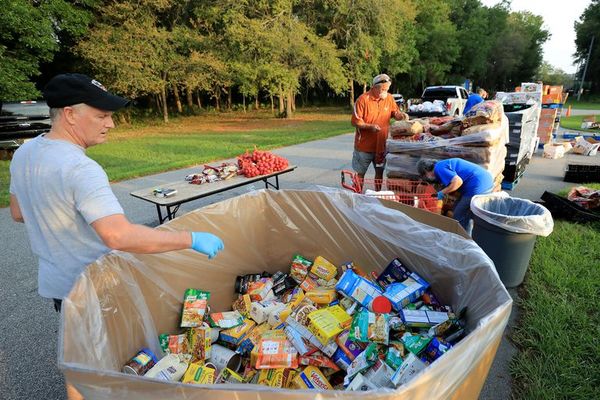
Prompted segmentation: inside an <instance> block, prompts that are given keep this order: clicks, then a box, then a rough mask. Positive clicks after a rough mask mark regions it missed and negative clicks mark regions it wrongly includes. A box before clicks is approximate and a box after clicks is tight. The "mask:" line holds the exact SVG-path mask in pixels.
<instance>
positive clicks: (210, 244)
mask: <svg viewBox="0 0 600 400" xmlns="http://www.w3.org/2000/svg"><path fill="white" fill-rule="evenodd" d="M223 248H224V246H223V241H222V240H221V238H219V237H218V236H215V235H213V234H212V233H206V232H192V249H194V250H196V251H197V252H199V253H202V254H206V255H207V256H208V258H209V259H211V258H213V257H214V256H216V255H217V253H218V252H219V251H221V250H223Z"/></svg>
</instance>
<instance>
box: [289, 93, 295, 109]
mask: <svg viewBox="0 0 600 400" xmlns="http://www.w3.org/2000/svg"><path fill="white" fill-rule="evenodd" d="M290 102H291V103H292V107H291V110H292V112H296V95H295V94H294V91H293V90H290Z"/></svg>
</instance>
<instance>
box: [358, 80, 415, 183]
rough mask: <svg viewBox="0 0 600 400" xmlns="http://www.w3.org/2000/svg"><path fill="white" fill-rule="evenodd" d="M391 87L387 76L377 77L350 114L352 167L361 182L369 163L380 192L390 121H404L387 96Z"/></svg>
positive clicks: (405, 116) (402, 114) (404, 116)
mask: <svg viewBox="0 0 600 400" xmlns="http://www.w3.org/2000/svg"><path fill="white" fill-rule="evenodd" d="M391 84H392V80H391V79H390V77H389V76H388V75H386V74H380V75H377V76H376V77H375V78H373V86H372V87H371V89H370V90H369V91H368V92H366V93H363V94H362V95H360V97H359V98H358V99H357V100H356V103H354V111H353V112H352V125H353V126H355V127H356V135H355V137H354V154H353V155H352V168H353V169H354V171H355V172H356V173H357V174H358V176H359V177H360V179H361V180H362V179H363V178H364V177H365V173H366V172H367V170H368V169H369V165H371V163H373V166H374V167H375V183H376V184H375V190H380V189H381V180H382V179H383V169H384V167H385V142H386V140H387V136H388V129H389V127H390V119H391V118H392V117H393V118H395V119H396V120H399V121H400V120H408V115H407V114H405V113H403V112H401V111H400V110H399V109H398V105H397V104H396V102H395V101H394V98H393V97H392V96H389V95H388V90H389V89H390V86H391Z"/></svg>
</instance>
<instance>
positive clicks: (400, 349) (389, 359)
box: [385, 341, 406, 371]
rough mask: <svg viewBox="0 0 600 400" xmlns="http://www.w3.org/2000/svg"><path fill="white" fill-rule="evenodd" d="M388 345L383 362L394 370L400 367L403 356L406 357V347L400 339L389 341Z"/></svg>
mask: <svg viewBox="0 0 600 400" xmlns="http://www.w3.org/2000/svg"><path fill="white" fill-rule="evenodd" d="M389 346H390V347H388V351H387V354H386V355H385V363H386V364H387V365H389V366H390V367H391V368H392V369H393V370H394V371H395V370H397V369H398V368H400V365H402V362H403V361H404V358H406V349H405V348H404V344H403V343H402V342H400V341H390V343H389Z"/></svg>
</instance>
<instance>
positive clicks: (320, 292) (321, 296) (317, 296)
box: [306, 288, 337, 304]
mask: <svg viewBox="0 0 600 400" xmlns="http://www.w3.org/2000/svg"><path fill="white" fill-rule="evenodd" d="M306 297H308V298H309V299H311V300H312V301H314V302H315V303H317V304H329V303H331V302H332V301H334V300H335V299H337V292H336V291H335V289H321V288H317V289H314V290H311V291H309V292H306Z"/></svg>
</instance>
